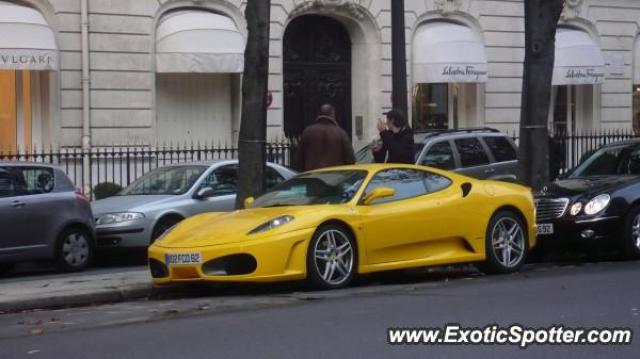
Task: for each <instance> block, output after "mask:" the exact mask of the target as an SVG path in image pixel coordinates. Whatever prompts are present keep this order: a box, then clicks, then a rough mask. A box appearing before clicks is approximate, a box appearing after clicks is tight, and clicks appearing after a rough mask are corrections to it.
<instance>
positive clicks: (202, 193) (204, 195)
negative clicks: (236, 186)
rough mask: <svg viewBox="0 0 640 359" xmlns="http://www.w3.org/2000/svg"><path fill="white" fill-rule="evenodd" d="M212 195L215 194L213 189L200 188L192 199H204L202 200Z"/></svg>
mask: <svg viewBox="0 0 640 359" xmlns="http://www.w3.org/2000/svg"><path fill="white" fill-rule="evenodd" d="M214 193H215V191H214V190H213V188H211V187H202V188H200V189H199V190H198V192H196V194H195V195H194V196H193V198H195V199H204V198H207V197H211V196H213V194H214Z"/></svg>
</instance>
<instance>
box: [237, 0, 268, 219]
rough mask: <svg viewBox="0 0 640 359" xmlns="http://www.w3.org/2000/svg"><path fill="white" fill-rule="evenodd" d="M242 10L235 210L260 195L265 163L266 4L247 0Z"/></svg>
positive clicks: (265, 0) (260, 1)
mask: <svg viewBox="0 0 640 359" xmlns="http://www.w3.org/2000/svg"><path fill="white" fill-rule="evenodd" d="M246 6H247V7H246V9H245V18H246V20H247V30H248V38H247V46H246V48H245V50H244V74H243V77H242V114H241V118H240V136H239V139H238V160H239V162H240V168H239V171H238V177H239V178H238V195H237V197H236V208H243V207H244V200H245V198H247V197H255V196H258V195H260V194H261V193H262V191H263V187H264V186H263V185H264V180H263V179H264V168H265V163H266V158H265V157H266V156H265V152H266V151H265V145H266V137H267V104H266V95H267V86H268V76H269V20H270V16H271V14H270V12H271V1H270V0H249V1H247V5H246Z"/></svg>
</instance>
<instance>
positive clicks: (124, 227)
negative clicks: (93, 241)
mask: <svg viewBox="0 0 640 359" xmlns="http://www.w3.org/2000/svg"><path fill="white" fill-rule="evenodd" d="M151 228H152V223H151V222H149V223H147V221H129V222H122V223H116V224H110V225H98V226H96V238H97V243H98V247H99V248H120V247H147V246H149V242H150V240H151V231H152V229H151Z"/></svg>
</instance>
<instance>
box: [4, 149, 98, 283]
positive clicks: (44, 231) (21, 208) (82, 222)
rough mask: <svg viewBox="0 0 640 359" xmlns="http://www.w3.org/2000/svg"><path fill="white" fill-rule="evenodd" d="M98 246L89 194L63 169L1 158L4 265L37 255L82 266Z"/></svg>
mask: <svg viewBox="0 0 640 359" xmlns="http://www.w3.org/2000/svg"><path fill="white" fill-rule="evenodd" d="M94 249H95V235H94V229H93V215H92V214H91V206H90V205H89V200H88V199H87V198H86V197H85V196H84V195H83V194H81V193H79V192H76V189H75V187H74V185H73V183H71V181H70V180H69V178H67V176H66V175H65V174H64V172H62V170H60V169H59V168H57V167H55V166H51V165H47V164H42V163H26V162H0V271H7V270H9V269H11V267H13V265H14V264H15V263H18V262H24V261H32V260H55V262H56V263H57V265H58V267H59V268H60V269H62V270H67V271H71V270H80V269H83V268H85V267H86V266H87V265H88V264H89V263H90V262H91V259H92V257H93V253H94Z"/></svg>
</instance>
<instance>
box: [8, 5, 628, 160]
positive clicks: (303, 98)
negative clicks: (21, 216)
mask: <svg viewBox="0 0 640 359" xmlns="http://www.w3.org/2000/svg"><path fill="white" fill-rule="evenodd" d="M0 7H1V9H2V10H0V31H2V32H3V35H4V36H0V95H1V96H0V147H2V148H5V149H7V148H8V149H11V148H13V149H15V148H16V147H20V148H24V147H30V146H47V147H49V146H53V147H80V146H83V145H84V146H85V147H88V146H94V147H99V146H120V145H132V144H135V145H148V146H155V145H156V144H157V143H184V142H200V143H205V142H206V143H209V142H214V143H219V142H220V143H223V142H227V143H233V142H234V141H235V140H236V139H237V131H238V129H239V119H240V104H241V88H240V84H241V72H242V68H243V63H242V51H243V49H244V41H245V39H246V20H245V19H244V15H243V14H244V7H245V1H241V0H135V1H134V0H19V1H0ZM83 14H84V16H83ZM84 17H86V21H83V18H84ZM405 22H406V39H407V73H408V79H407V80H408V81H407V82H408V89H407V91H409V101H410V102H411V103H410V108H411V111H410V114H409V116H410V117H411V119H412V123H413V125H414V127H416V128H421V129H428V128H447V127H448V128H453V127H477V126H490V127H495V128H498V129H501V130H506V131H515V130H516V129H517V126H518V121H519V117H520V115H519V112H520V93H521V86H522V79H521V77H522V61H523V58H524V19H523V1H522V0H405ZM83 25H86V26H83ZM83 28H84V29H85V30H86V31H83ZM639 33H640V1H636V0H566V4H565V11H564V13H563V15H562V20H561V25H560V28H559V30H558V33H557V44H556V46H557V51H556V68H555V72H554V88H553V99H552V104H553V109H552V110H551V111H550V114H549V126H550V128H552V129H555V130H561V131H568V132H572V131H573V132H577V131H580V130H583V129H613V128H625V129H626V128H631V127H632V126H634V119H635V121H640V40H639V38H640V37H639V36H638V35H639ZM7 34H10V36H7ZM270 38H271V42H270V69H269V92H270V93H269V97H270V98H271V99H272V101H271V105H270V107H269V109H268V136H269V137H270V138H277V137H282V136H284V135H285V134H286V135H296V134H297V133H299V132H300V131H301V129H302V128H303V127H304V126H305V125H306V124H308V123H309V122H310V121H312V120H313V117H314V116H313V115H314V111H315V110H316V109H317V106H318V105H319V104H320V103H322V102H332V103H334V104H335V105H336V107H337V109H338V117H339V122H340V124H341V126H343V127H344V128H345V129H347V131H348V132H349V133H350V134H351V136H352V139H353V141H354V143H355V144H356V145H362V144H364V143H366V142H368V141H370V140H371V139H372V138H374V137H375V135H376V131H375V123H376V120H377V119H378V118H379V117H380V116H381V113H382V112H384V111H385V110H388V109H390V108H391V106H392V99H391V88H392V84H391V14H390V0H272V7H271V27H270ZM83 59H84V61H83ZM83 85H85V86H86V87H84V90H83ZM635 85H637V86H635ZM83 141H84V143H83Z"/></svg>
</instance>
